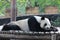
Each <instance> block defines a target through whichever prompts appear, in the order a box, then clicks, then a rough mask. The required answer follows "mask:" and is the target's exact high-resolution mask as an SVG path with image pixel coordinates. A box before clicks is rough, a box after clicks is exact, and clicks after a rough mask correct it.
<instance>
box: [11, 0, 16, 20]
mask: <svg viewBox="0 0 60 40" xmlns="http://www.w3.org/2000/svg"><path fill="white" fill-rule="evenodd" d="M11 21H16V0H11Z"/></svg>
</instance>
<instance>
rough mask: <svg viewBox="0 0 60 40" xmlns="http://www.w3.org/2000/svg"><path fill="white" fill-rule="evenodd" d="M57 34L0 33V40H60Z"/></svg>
mask: <svg viewBox="0 0 60 40" xmlns="http://www.w3.org/2000/svg"><path fill="white" fill-rule="evenodd" d="M57 35H59V34H58V33H56V32H45V33H44V32H23V31H14V32H13V31H0V38H7V39H22V40H25V39H27V40H30V39H31V40H34V39H35V40H39V39H42V40H43V39H44V40H45V39H46V40H56V38H57V40H58V39H60V37H59V36H57Z"/></svg>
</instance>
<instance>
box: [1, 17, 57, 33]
mask: <svg viewBox="0 0 60 40" xmlns="http://www.w3.org/2000/svg"><path fill="white" fill-rule="evenodd" d="M52 28H53V27H51V23H50V21H49V19H48V18H46V17H40V16H31V17H29V18H26V19H22V20H18V21H15V22H10V23H8V24H5V25H3V26H1V28H0V31H9V30H23V31H36V32H39V31H41V32H42V31H43V32H46V31H48V32H49V31H53V30H50V29H52ZM55 31H56V30H55Z"/></svg>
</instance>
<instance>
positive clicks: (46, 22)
mask: <svg viewBox="0 0 60 40" xmlns="http://www.w3.org/2000/svg"><path fill="white" fill-rule="evenodd" d="M40 26H41V28H44V29H50V28H51V23H50V21H49V19H48V18H45V17H41V21H40Z"/></svg>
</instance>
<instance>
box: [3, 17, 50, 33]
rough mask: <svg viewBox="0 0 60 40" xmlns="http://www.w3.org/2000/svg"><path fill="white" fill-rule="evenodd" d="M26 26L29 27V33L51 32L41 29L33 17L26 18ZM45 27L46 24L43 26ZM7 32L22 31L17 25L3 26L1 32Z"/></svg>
mask: <svg viewBox="0 0 60 40" xmlns="http://www.w3.org/2000/svg"><path fill="white" fill-rule="evenodd" d="M44 19H45V17H42V18H41V20H44ZM28 25H29V30H30V31H37V32H39V31H43V32H46V31H48V32H49V31H51V30H45V29H43V28H41V27H40V23H38V22H37V20H36V18H35V17H34V16H32V17H30V18H28ZM45 26H46V24H45ZM9 30H22V29H21V28H20V27H19V26H18V25H8V24H6V25H4V27H3V29H2V31H9Z"/></svg>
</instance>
